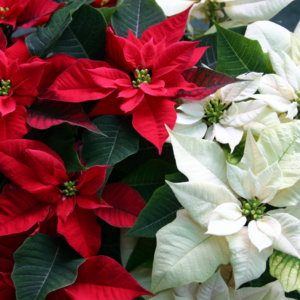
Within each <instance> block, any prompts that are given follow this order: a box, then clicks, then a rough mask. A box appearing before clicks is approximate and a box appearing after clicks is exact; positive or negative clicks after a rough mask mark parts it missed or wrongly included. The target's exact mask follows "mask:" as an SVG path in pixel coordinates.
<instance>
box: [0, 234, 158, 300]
mask: <svg viewBox="0 0 300 300" xmlns="http://www.w3.org/2000/svg"><path fill="white" fill-rule="evenodd" d="M29 235H30V232H26V233H25V234H17V235H10V236H6V237H2V238H0V242H1V243H0V299H1V300H16V290H15V287H14V283H13V281H12V279H11V274H12V271H13V267H14V257H13V254H14V252H15V251H16V250H17V248H18V247H20V246H21V245H22V243H23V242H24V240H25V239H26V238H27V237H28V236H29ZM141 295H152V294H151V293H149V292H148V291H147V290H145V289H144V288H142V287H141V286H140V285H139V284H138V283H137V282H136V280H135V279H134V278H133V277H132V276H131V275H130V274H129V273H128V272H127V271H126V270H125V269H124V268H123V267H122V266H121V265H120V264H118V263H117V262H116V261H114V260H113V259H112V258H110V257H107V256H102V255H101V256H97V257H91V258H88V259H87V260H86V261H85V262H84V263H83V264H82V265H81V266H80V267H79V268H78V276H77V279H76V281H75V282H74V283H73V284H72V285H70V286H67V287H64V288H61V289H59V290H56V291H54V292H52V293H50V294H48V296H47V297H46V300H62V299H63V300H85V299H86V300H90V299H106V300H116V299H122V300H126V299H127V300H131V299H133V298H135V297H138V296H141Z"/></svg>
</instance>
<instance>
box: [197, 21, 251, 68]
mask: <svg viewBox="0 0 300 300" xmlns="http://www.w3.org/2000/svg"><path fill="white" fill-rule="evenodd" d="M246 28H247V27H246V26H241V27H236V28H230V29H229V30H230V31H233V32H236V33H238V34H241V35H244V34H245V31H246ZM195 41H201V42H200V43H199V45H198V46H197V48H199V47H207V46H210V48H208V49H206V51H205V52H204V54H203V56H202V57H201V59H200V60H199V61H198V63H197V64H196V66H199V67H201V66H202V64H204V65H206V66H208V67H209V68H211V69H213V70H216V68H217V63H218V59H217V33H212V34H207V35H203V36H201V37H200V38H198V39H196V40H195Z"/></svg>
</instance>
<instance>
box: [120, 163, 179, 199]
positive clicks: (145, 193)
mask: <svg viewBox="0 0 300 300" xmlns="http://www.w3.org/2000/svg"><path fill="white" fill-rule="evenodd" d="M177 172H178V170H177V168H176V166H174V165H171V164H168V163H166V162H164V161H162V160H159V159H152V160H149V161H148V162H147V163H145V164H142V165H140V166H139V167H138V168H137V169H135V170H134V171H133V172H131V173H130V174H129V175H128V176H126V177H125V178H124V179H123V180H122V182H124V183H127V184H128V185H130V186H131V187H132V188H133V189H135V190H137V191H138V192H139V193H140V195H141V196H142V197H143V199H144V200H145V201H146V202H148V201H149V199H150V198H151V196H152V194H153V192H154V191H155V190H156V189H158V188H159V187H161V186H162V185H164V184H165V175H167V174H173V173H177Z"/></svg>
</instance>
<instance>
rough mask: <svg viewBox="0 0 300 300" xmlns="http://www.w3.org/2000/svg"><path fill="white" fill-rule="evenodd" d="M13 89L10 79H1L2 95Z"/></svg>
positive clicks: (0, 94) (0, 92) (0, 89)
mask: <svg viewBox="0 0 300 300" xmlns="http://www.w3.org/2000/svg"><path fill="white" fill-rule="evenodd" d="M10 89H11V86H10V80H9V79H8V80H3V79H2V80H1V87H0V96H7V95H8V93H9V91H10Z"/></svg>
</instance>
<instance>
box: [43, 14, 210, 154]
mask: <svg viewBox="0 0 300 300" xmlns="http://www.w3.org/2000/svg"><path fill="white" fill-rule="evenodd" d="M188 13H189V10H187V11H185V12H183V13H181V14H179V15H177V16H174V17H171V18H169V19H167V20H165V21H164V22H162V23H160V24H158V25H155V26H152V27H150V28H149V29H148V30H146V31H145V32H144V33H143V35H142V37H141V40H139V39H137V38H136V37H135V36H134V35H133V34H132V32H131V31H129V34H128V37H127V39H124V38H121V37H117V36H115V35H114V33H113V32H112V30H111V29H110V28H109V29H108V32H107V41H106V45H107V46H106V53H107V55H106V60H107V62H108V63H109V64H110V65H104V64H103V65H101V66H99V67H95V63H94V66H93V67H88V66H87V62H85V63H83V62H82V63H79V61H78V64H77V68H75V67H74V68H72V67H71V68H69V69H67V70H66V71H65V72H64V73H63V74H61V76H59V77H58V78H57V80H56V81H55V82H54V84H53V85H52V86H51V87H50V88H49V90H48V92H47V93H46V94H45V95H43V98H48V99H52V100H57V101H67V102H78V101H87V100H96V99H102V100H100V102H99V103H98V104H97V106H96V107H95V108H94V110H93V111H92V112H91V114H90V116H98V115H107V114H108V115H123V114H127V115H129V114H132V115H133V121H132V122H133V126H134V128H135V129H136V130H137V131H138V132H139V133H140V134H141V135H142V136H144V137H145V138H146V139H147V140H149V141H150V142H152V143H153V144H154V145H155V146H156V147H157V148H158V149H159V151H160V152H161V149H162V146H163V144H164V142H165V140H166V138H167V137H168V133H167V131H166V129H165V124H167V125H168V126H169V127H170V128H173V127H174V124H175V121H176V112H175V109H174V105H175V102H173V101H172V100H170V97H173V96H175V95H176V94H177V93H178V91H179V90H180V89H183V90H194V89H199V87H197V86H196V85H195V84H194V83H188V82H186V81H185V79H184V78H183V76H182V75H181V74H182V72H183V71H184V70H186V69H188V68H191V67H192V66H193V65H194V64H195V63H196V62H198V60H199V59H200V58H201V56H202V55H203V53H204V51H205V50H206V48H207V47H203V48H197V49H196V46H197V44H198V42H178V40H179V39H180V38H181V37H182V35H183V33H184V29H185V25H186V22H187V17H188ZM90 64H91V63H90ZM111 66H112V67H113V68H111ZM96 91H99V92H100V91H101V93H96ZM74 99H75V100H74Z"/></svg>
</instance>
